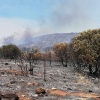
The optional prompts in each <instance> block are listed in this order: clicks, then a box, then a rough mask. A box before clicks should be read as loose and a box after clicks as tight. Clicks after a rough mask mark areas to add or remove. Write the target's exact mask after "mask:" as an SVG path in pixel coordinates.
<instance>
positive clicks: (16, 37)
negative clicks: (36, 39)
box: [3, 28, 33, 45]
mask: <svg viewBox="0 0 100 100" xmlns="http://www.w3.org/2000/svg"><path fill="white" fill-rule="evenodd" d="M32 38H33V32H32V30H31V29H30V28H26V29H25V31H24V32H23V33H20V32H19V33H17V32H15V33H14V34H13V35H10V36H8V37H5V38H3V44H5V45H7V44H17V45H19V44H23V43H26V42H30V41H31V40H32Z"/></svg>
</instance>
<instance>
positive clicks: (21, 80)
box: [0, 60, 100, 100]
mask: <svg viewBox="0 0 100 100" xmlns="http://www.w3.org/2000/svg"><path fill="white" fill-rule="evenodd" d="M5 63H8V64H5ZM24 64H25V63H24ZM43 64H44V63H43V62H39V64H38V65H36V66H35V67H34V69H33V75H30V74H29V72H28V74H27V75H26V74H25V75H23V74H22V72H21V68H20V67H19V66H18V65H17V63H16V64H15V63H14V61H8V60H0V91H1V93H2V94H8V93H14V94H17V95H18V96H19V97H20V100H100V79H99V78H93V77H91V76H87V75H84V76H83V75H81V74H80V73H77V72H74V71H73V70H72V68H71V67H70V66H68V67H63V66H61V65H60V64H59V63H55V62H53V63H52V67H51V66H50V65H49V63H48V62H47V63H46V81H44V67H43ZM28 69H29V68H28ZM40 87H42V88H44V89H45V91H46V93H45V94H40V95H37V94H36V93H35V91H36V89H37V88H40Z"/></svg>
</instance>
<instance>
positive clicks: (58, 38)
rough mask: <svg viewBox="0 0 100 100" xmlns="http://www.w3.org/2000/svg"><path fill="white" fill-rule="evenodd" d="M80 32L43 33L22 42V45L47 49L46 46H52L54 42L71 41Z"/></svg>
mask: <svg viewBox="0 0 100 100" xmlns="http://www.w3.org/2000/svg"><path fill="white" fill-rule="evenodd" d="M78 34H79V33H55V34H48V35H42V36H38V37H34V38H33V39H32V40H30V42H27V43H25V44H21V45H20V47H21V48H22V47H28V48H31V47H38V48H39V49H40V50H41V51H43V50H45V49H46V48H52V47H53V46H54V44H56V43H60V42H67V43H70V41H71V39H72V38H73V37H75V36H77V35H78Z"/></svg>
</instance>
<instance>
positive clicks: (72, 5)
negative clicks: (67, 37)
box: [51, 0, 91, 32]
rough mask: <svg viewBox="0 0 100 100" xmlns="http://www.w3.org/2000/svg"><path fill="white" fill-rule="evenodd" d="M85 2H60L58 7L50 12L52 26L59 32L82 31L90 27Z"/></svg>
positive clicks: (88, 12) (86, 3)
mask: <svg viewBox="0 0 100 100" xmlns="http://www.w3.org/2000/svg"><path fill="white" fill-rule="evenodd" d="M88 3H90V2H87V1H86V0H85V1H84V2H83V1H81V0H80V1H79V0H78V1H77V0H66V1H65V0H60V2H59V4H58V6H57V7H56V8H55V10H54V11H53V12H52V16H51V21H52V23H53V24H52V26H54V27H55V28H56V29H58V28H59V30H60V29H61V30H65V31H66V32H71V31H73V32H74V31H78V32H79V31H83V30H85V29H88V28H89V26H90V27H91V16H90V11H89V10H88Z"/></svg>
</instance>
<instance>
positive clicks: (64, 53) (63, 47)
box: [54, 43, 68, 67]
mask: <svg viewBox="0 0 100 100" xmlns="http://www.w3.org/2000/svg"><path fill="white" fill-rule="evenodd" d="M54 52H55V54H56V56H57V57H58V58H59V60H60V61H61V63H62V65H63V66H65V67H67V62H68V44H67V43H58V44H55V45H54Z"/></svg>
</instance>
